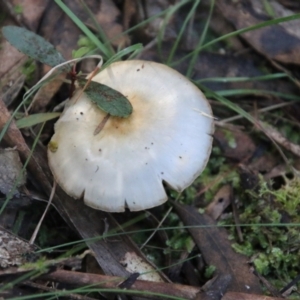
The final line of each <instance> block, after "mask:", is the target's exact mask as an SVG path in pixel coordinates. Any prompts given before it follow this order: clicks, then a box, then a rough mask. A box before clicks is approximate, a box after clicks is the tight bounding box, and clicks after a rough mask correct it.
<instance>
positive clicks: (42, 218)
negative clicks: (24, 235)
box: [29, 180, 56, 244]
mask: <svg viewBox="0 0 300 300" xmlns="http://www.w3.org/2000/svg"><path fill="white" fill-rule="evenodd" d="M55 190H56V181H55V180H54V182H53V186H52V190H51V194H50V197H49V201H48V204H47V206H46V208H45V211H44V213H43V215H42V217H41V218H40V221H39V223H38V224H37V226H36V228H35V230H34V232H33V234H32V236H31V238H30V241H29V244H33V243H34V241H35V239H36V236H37V234H38V232H39V230H40V227H41V225H42V223H43V221H44V218H45V216H46V213H47V211H48V209H49V207H50V205H51V202H52V199H53V197H54V194H55Z"/></svg>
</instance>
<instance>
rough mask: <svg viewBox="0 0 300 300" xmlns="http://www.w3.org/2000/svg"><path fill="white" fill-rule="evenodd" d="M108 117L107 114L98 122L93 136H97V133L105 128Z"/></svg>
mask: <svg viewBox="0 0 300 300" xmlns="http://www.w3.org/2000/svg"><path fill="white" fill-rule="evenodd" d="M109 117H110V114H107V115H106V116H105V117H104V118H103V120H102V121H101V122H100V124H99V125H98V126H97V128H96V129H95V131H94V135H97V134H98V133H100V131H101V130H102V129H103V127H104V126H105V124H106V122H107V121H108V119H109Z"/></svg>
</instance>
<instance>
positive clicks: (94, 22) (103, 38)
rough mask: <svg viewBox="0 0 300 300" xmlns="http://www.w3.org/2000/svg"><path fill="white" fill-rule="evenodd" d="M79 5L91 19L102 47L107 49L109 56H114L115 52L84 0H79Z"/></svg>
mask: <svg viewBox="0 0 300 300" xmlns="http://www.w3.org/2000/svg"><path fill="white" fill-rule="evenodd" d="M80 4H81V5H82V7H83V9H84V10H85V11H86V12H87V14H88V15H89V17H90V18H91V20H92V22H93V24H94V26H95V28H96V29H97V31H98V33H99V36H100V39H101V40H102V41H103V43H104V45H105V46H107V47H108V48H109V51H110V53H111V55H113V54H115V53H116V52H115V50H114V48H113V46H112V45H111V42H110V40H109V39H108V37H107V36H106V34H105V32H104V30H103V29H102V27H101V26H100V24H99V22H97V20H96V18H95V15H94V14H93V12H92V11H91V10H90V9H89V7H88V6H87V5H86V3H85V1H84V0H80Z"/></svg>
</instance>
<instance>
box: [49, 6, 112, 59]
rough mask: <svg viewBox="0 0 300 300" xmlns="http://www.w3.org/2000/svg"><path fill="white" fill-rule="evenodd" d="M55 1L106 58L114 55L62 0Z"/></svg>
mask: <svg viewBox="0 0 300 300" xmlns="http://www.w3.org/2000/svg"><path fill="white" fill-rule="evenodd" d="M54 1H55V3H56V4H57V5H58V6H59V7H60V8H61V9H62V10H63V11H64V12H65V14H66V15H67V16H69V18H70V19H71V20H72V21H73V22H74V23H75V24H76V25H77V26H78V27H79V28H80V30H81V31H82V32H83V33H84V34H85V35H86V36H87V37H88V38H89V39H90V40H91V41H92V42H93V43H94V44H95V45H96V46H97V47H98V48H99V50H100V51H101V52H102V53H103V54H104V56H105V57H106V58H109V57H111V56H112V55H114V53H112V52H111V51H110V49H109V47H107V46H106V45H104V44H103V43H102V42H101V41H99V39H98V38H97V37H96V35H95V34H94V33H92V31H91V30H89V29H88V28H87V27H86V25H85V24H84V23H83V22H82V21H81V20H80V19H79V18H78V17H77V16H76V15H75V14H74V13H73V12H72V11H71V10H70V9H69V8H68V6H67V5H65V4H64V3H63V2H62V0H54Z"/></svg>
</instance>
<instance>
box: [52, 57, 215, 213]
mask: <svg viewBox="0 0 300 300" xmlns="http://www.w3.org/2000/svg"><path fill="white" fill-rule="evenodd" d="M93 80H94V81H97V82H99V83H102V84H105V85H107V86H109V87H111V88H113V89H115V90H117V91H119V92H120V93H122V94H123V95H124V96H125V97H126V98H127V99H128V100H129V101H130V102H131V104H132V106H133V113H132V114H131V115H130V116H129V117H128V118H119V117H112V116H111V117H110V118H109V119H108V121H107V123H106V124H105V126H104V128H103V129H102V130H101V132H100V133H99V134H97V135H94V131H95V129H96V128H97V127H98V125H99V123H100V122H101V121H102V120H103V119H104V117H105V116H106V113H105V112H103V111H101V110H100V109H99V108H98V107H97V106H96V105H95V104H93V103H92V102H91V101H90V99H89V98H88V96H87V95H86V94H85V93H83V94H82V95H81V96H80V97H79V98H78V95H79V93H80V91H77V92H76V93H75V95H74V96H73V98H72V99H70V101H69V102H68V105H67V106H66V107H65V110H64V112H63V113H62V115H61V117H60V119H59V120H58V121H57V123H56V124H55V134H54V135H53V137H52V139H51V142H50V144H49V145H50V146H49V147H48V159H49V165H50V168H51V170H52V173H53V175H54V177H55V179H56V180H57V182H58V184H59V185H60V186H61V187H62V188H63V189H64V190H65V191H66V193H67V194H69V195H71V196H72V197H74V198H81V197H82V198H83V200H84V202H85V203H86V204H87V205H89V206H91V207H93V208H96V209H100V210H104V211H109V212H122V211H124V210H125V207H128V208H129V209H130V210H131V211H138V210H143V209H147V208H151V207H154V206H157V205H160V204H162V203H164V202H165V201H166V200H167V195H166V192H165V189H164V186H163V182H165V183H166V184H168V185H169V186H170V187H171V188H173V189H175V190H177V191H182V190H183V189H185V188H186V187H188V186H189V185H190V184H191V183H192V182H193V181H194V180H195V179H196V177H198V176H199V174H200V173H201V172H202V170H203V169H204V167H205V165H206V163H207V160H208V158H209V155H210V152H211V147H212V136H211V135H212V133H213V130H214V126H213V118H212V112H211V108H210V105H209V103H208V102H207V100H206V99H205V97H204V95H203V94H202V92H201V91H200V90H199V89H198V88H197V87H196V86H195V85H194V84H192V83H191V82H190V81H189V80H188V79H186V78H185V77H184V76H182V75H181V74H180V73H178V72H177V71H175V70H173V69H171V68H169V67H167V66H165V65H162V64H159V63H154V62H148V61H138V60H137V61H124V62H116V63H113V64H111V65H110V66H109V67H108V68H106V69H104V70H103V71H101V72H100V73H99V74H98V75H96V76H95V77H94V78H93ZM210 116H211V117H210Z"/></svg>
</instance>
